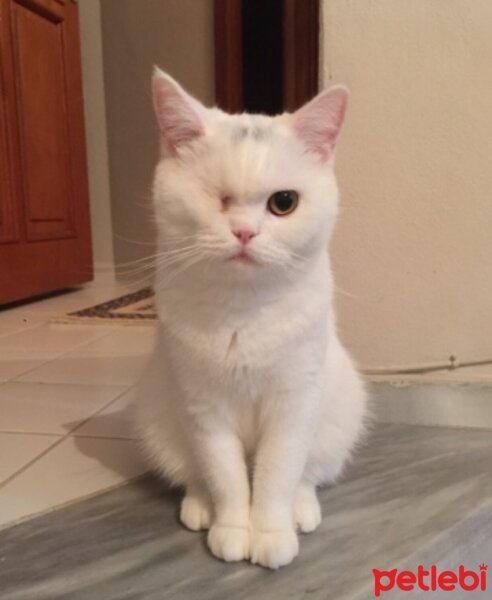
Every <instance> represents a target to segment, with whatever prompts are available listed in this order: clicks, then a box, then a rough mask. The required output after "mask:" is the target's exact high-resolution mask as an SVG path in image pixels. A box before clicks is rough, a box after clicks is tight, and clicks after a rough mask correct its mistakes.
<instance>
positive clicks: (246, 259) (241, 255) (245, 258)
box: [229, 248, 258, 265]
mask: <svg viewBox="0 0 492 600" xmlns="http://www.w3.org/2000/svg"><path fill="white" fill-rule="evenodd" d="M229 260H232V261H234V262H241V263H246V264H251V265H256V264H258V263H257V261H256V260H255V259H254V258H253V257H252V256H251V255H250V254H248V253H247V252H246V250H245V249H244V248H243V249H242V250H240V251H239V252H237V253H236V254H234V255H233V256H231V257H230V258H229Z"/></svg>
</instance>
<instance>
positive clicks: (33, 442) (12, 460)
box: [0, 433, 60, 521]
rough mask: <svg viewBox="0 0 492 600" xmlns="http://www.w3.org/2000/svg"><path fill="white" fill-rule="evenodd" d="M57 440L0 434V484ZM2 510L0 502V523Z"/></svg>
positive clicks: (49, 436) (38, 436) (40, 436)
mask: <svg viewBox="0 0 492 600" xmlns="http://www.w3.org/2000/svg"><path fill="white" fill-rule="evenodd" d="M58 439H60V438H59V437H58V436H55V435H29V434H22V433H0V483H2V481H5V479H7V477H10V476H11V475H13V474H14V473H16V472H17V471H18V470H19V469H22V467H24V466H25V465H26V464H27V463H28V462H30V461H31V460H33V459H34V458H36V456H38V455H39V454H41V452H43V451H44V450H46V449H47V448H49V447H50V446H51V445H52V444H54V443H55V442H56V441H57V440H58ZM3 508H4V507H3V506H2V502H1V500H0V521H1V520H2V512H3Z"/></svg>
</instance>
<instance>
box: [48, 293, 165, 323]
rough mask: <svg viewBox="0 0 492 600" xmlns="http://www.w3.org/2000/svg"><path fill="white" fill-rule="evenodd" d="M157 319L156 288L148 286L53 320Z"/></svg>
mask: <svg viewBox="0 0 492 600" xmlns="http://www.w3.org/2000/svg"><path fill="white" fill-rule="evenodd" d="M156 319H157V314H156V311H155V306H154V290H153V289H152V288H150V287H146V288H143V289H141V290H138V292H132V293H131V294H125V295H124V296H120V297H119V298H114V299H113V300H108V301H107V302H103V303H101V304H96V305H95V306H90V307H89V308H83V309H82V310H76V311H74V312H70V313H68V314H67V315H63V316H61V317H55V318H54V319H53V322H54V323H67V324H79V325H80V324H88V325H107V324H115V325H152V324H153V323H154V322H155V320H156Z"/></svg>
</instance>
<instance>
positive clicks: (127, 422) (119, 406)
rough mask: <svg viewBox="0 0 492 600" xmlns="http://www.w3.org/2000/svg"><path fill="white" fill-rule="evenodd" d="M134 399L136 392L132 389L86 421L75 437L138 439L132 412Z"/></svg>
mask: <svg viewBox="0 0 492 600" xmlns="http://www.w3.org/2000/svg"><path fill="white" fill-rule="evenodd" d="M134 398H135V390H134V389H131V390H129V391H128V392H126V393H125V394H123V395H122V396H120V397H119V398H117V399H116V400H115V401H114V402H112V403H111V404H110V405H109V406H107V407H106V408H105V409H104V410H103V411H101V412H100V413H98V414H97V415H95V416H94V417H92V418H91V419H89V420H88V421H86V422H85V423H84V424H83V425H82V426H81V427H79V428H78V429H77V430H76V431H74V432H73V435H89V436H96V437H105V438H127V439H136V437H137V436H136V431H135V427H134V423H133V410H132V403H133V400H134Z"/></svg>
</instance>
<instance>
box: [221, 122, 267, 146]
mask: <svg viewBox="0 0 492 600" xmlns="http://www.w3.org/2000/svg"><path fill="white" fill-rule="evenodd" d="M223 126H224V129H223V133H225V134H226V135H228V136H229V137H230V140H231V142H232V143H233V144H234V145H236V146H237V145H239V144H241V143H243V142H248V141H256V142H268V141H271V139H272V138H273V136H274V135H275V119H274V118H272V117H267V116H264V115H249V114H242V115H229V118H228V119H227V120H226V121H224V123H223Z"/></svg>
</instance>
